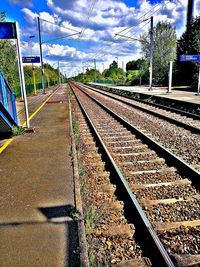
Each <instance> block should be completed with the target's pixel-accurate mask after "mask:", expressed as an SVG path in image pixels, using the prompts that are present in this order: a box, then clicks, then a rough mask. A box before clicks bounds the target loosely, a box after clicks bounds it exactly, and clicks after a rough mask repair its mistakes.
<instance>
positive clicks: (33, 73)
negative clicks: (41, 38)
mask: <svg viewBox="0 0 200 267" xmlns="http://www.w3.org/2000/svg"><path fill="white" fill-rule="evenodd" d="M34 37H35V36H33V35H32V36H30V37H29V38H30V52H31V57H32V55H33V53H32V38H34ZM32 75H33V88H34V95H36V94H37V92H36V83H35V71H34V66H33V63H32Z"/></svg>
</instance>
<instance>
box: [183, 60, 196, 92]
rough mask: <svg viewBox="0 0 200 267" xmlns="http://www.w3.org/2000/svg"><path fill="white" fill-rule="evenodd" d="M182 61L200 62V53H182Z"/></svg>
mask: <svg viewBox="0 0 200 267" xmlns="http://www.w3.org/2000/svg"><path fill="white" fill-rule="evenodd" d="M180 61H181V62H183V61H186V62H200V55H181V56H180ZM196 95H200V66H199V80H198V88H197V94H196Z"/></svg>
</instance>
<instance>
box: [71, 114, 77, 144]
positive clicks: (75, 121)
mask: <svg viewBox="0 0 200 267" xmlns="http://www.w3.org/2000/svg"><path fill="white" fill-rule="evenodd" d="M72 127H73V131H74V138H75V142H76V145H77V144H78V121H77V120H75V119H72Z"/></svg>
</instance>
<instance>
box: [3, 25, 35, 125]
mask: <svg viewBox="0 0 200 267" xmlns="http://www.w3.org/2000/svg"><path fill="white" fill-rule="evenodd" d="M0 39H15V40H16V44H17V58H18V68H19V79H20V87H21V95H22V99H23V100H24V110H25V117H26V126H27V128H29V127H30V123H29V115H28V103H27V97H26V86H25V80H24V70H23V65H22V55H21V46H20V37H19V27H18V23H17V22H0Z"/></svg>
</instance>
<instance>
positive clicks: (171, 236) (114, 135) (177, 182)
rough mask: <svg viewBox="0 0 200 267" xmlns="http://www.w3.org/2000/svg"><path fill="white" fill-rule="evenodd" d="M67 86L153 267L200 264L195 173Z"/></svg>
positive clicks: (199, 201)
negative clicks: (72, 93)
mask: <svg viewBox="0 0 200 267" xmlns="http://www.w3.org/2000/svg"><path fill="white" fill-rule="evenodd" d="M70 86H71V88H72V89H73V90H74V93H75V95H76V97H77V100H78V102H79V104H80V106H81V109H82V111H83V112H84V116H85V118H86V121H87V123H89V125H90V131H91V132H92V134H93V137H95V141H96V143H97V145H98V147H99V148H100V150H101V154H102V155H103V159H104V161H105V164H106V169H109V171H110V173H111V177H112V178H111V180H112V182H114V183H116V184H117V189H116V193H117V196H118V197H119V198H120V199H122V200H123V201H124V203H125V205H124V210H125V215H126V218H127V219H128V222H131V223H133V224H134V227H135V231H136V233H135V235H136V236H137V237H138V236H139V238H141V240H142V244H143V246H141V249H142V255H145V256H146V255H147V256H148V257H149V258H150V261H151V263H152V264H153V266H174V265H177V266H198V264H200V255H199V252H200V251H199V250H200V209H199V208H200V195H199V193H198V191H197V190H198V189H199V173H198V172H197V171H195V170H194V169H193V168H191V167H190V166H189V165H187V164H185V163H184V162H183V161H181V160H180V159H179V158H177V157H176V156H174V155H173V154H172V153H170V152H168V151H166V150H165V149H164V148H163V147H162V146H160V145H159V144H155V141H154V140H151V139H150V137H149V136H147V135H146V136H144V134H142V133H139V132H138V130H137V129H134V128H133V127H132V126H131V125H130V124H129V123H128V122H126V121H124V119H123V118H120V117H119V115H117V114H114V113H113V112H112V111H111V110H109V109H108V108H107V107H105V106H103V105H102V104H101V103H97V102H98V101H97V100H95V99H92V98H91V97H89V96H88V95H86V94H85V93H84V92H82V91H81V90H79V89H78V88H77V86H76V85H75V84H73V83H70ZM97 114H98V116H97ZM84 130H86V129H84ZM86 132H87V130H86ZM87 134H88V132H87ZM81 136H82V134H81ZM90 138H91V136H90ZM90 141H91V140H90ZM89 154H90V153H89ZM161 156H162V157H161ZM91 158H92V159H93V160H95V157H91ZM193 184H194V185H195V187H194V186H193ZM130 210H131V212H130ZM158 237H159V238H158ZM169 256H170V257H169ZM192 264H193V265H192ZM119 266H120V265H119ZM127 266H128V265H127ZM136 266H140V265H136Z"/></svg>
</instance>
